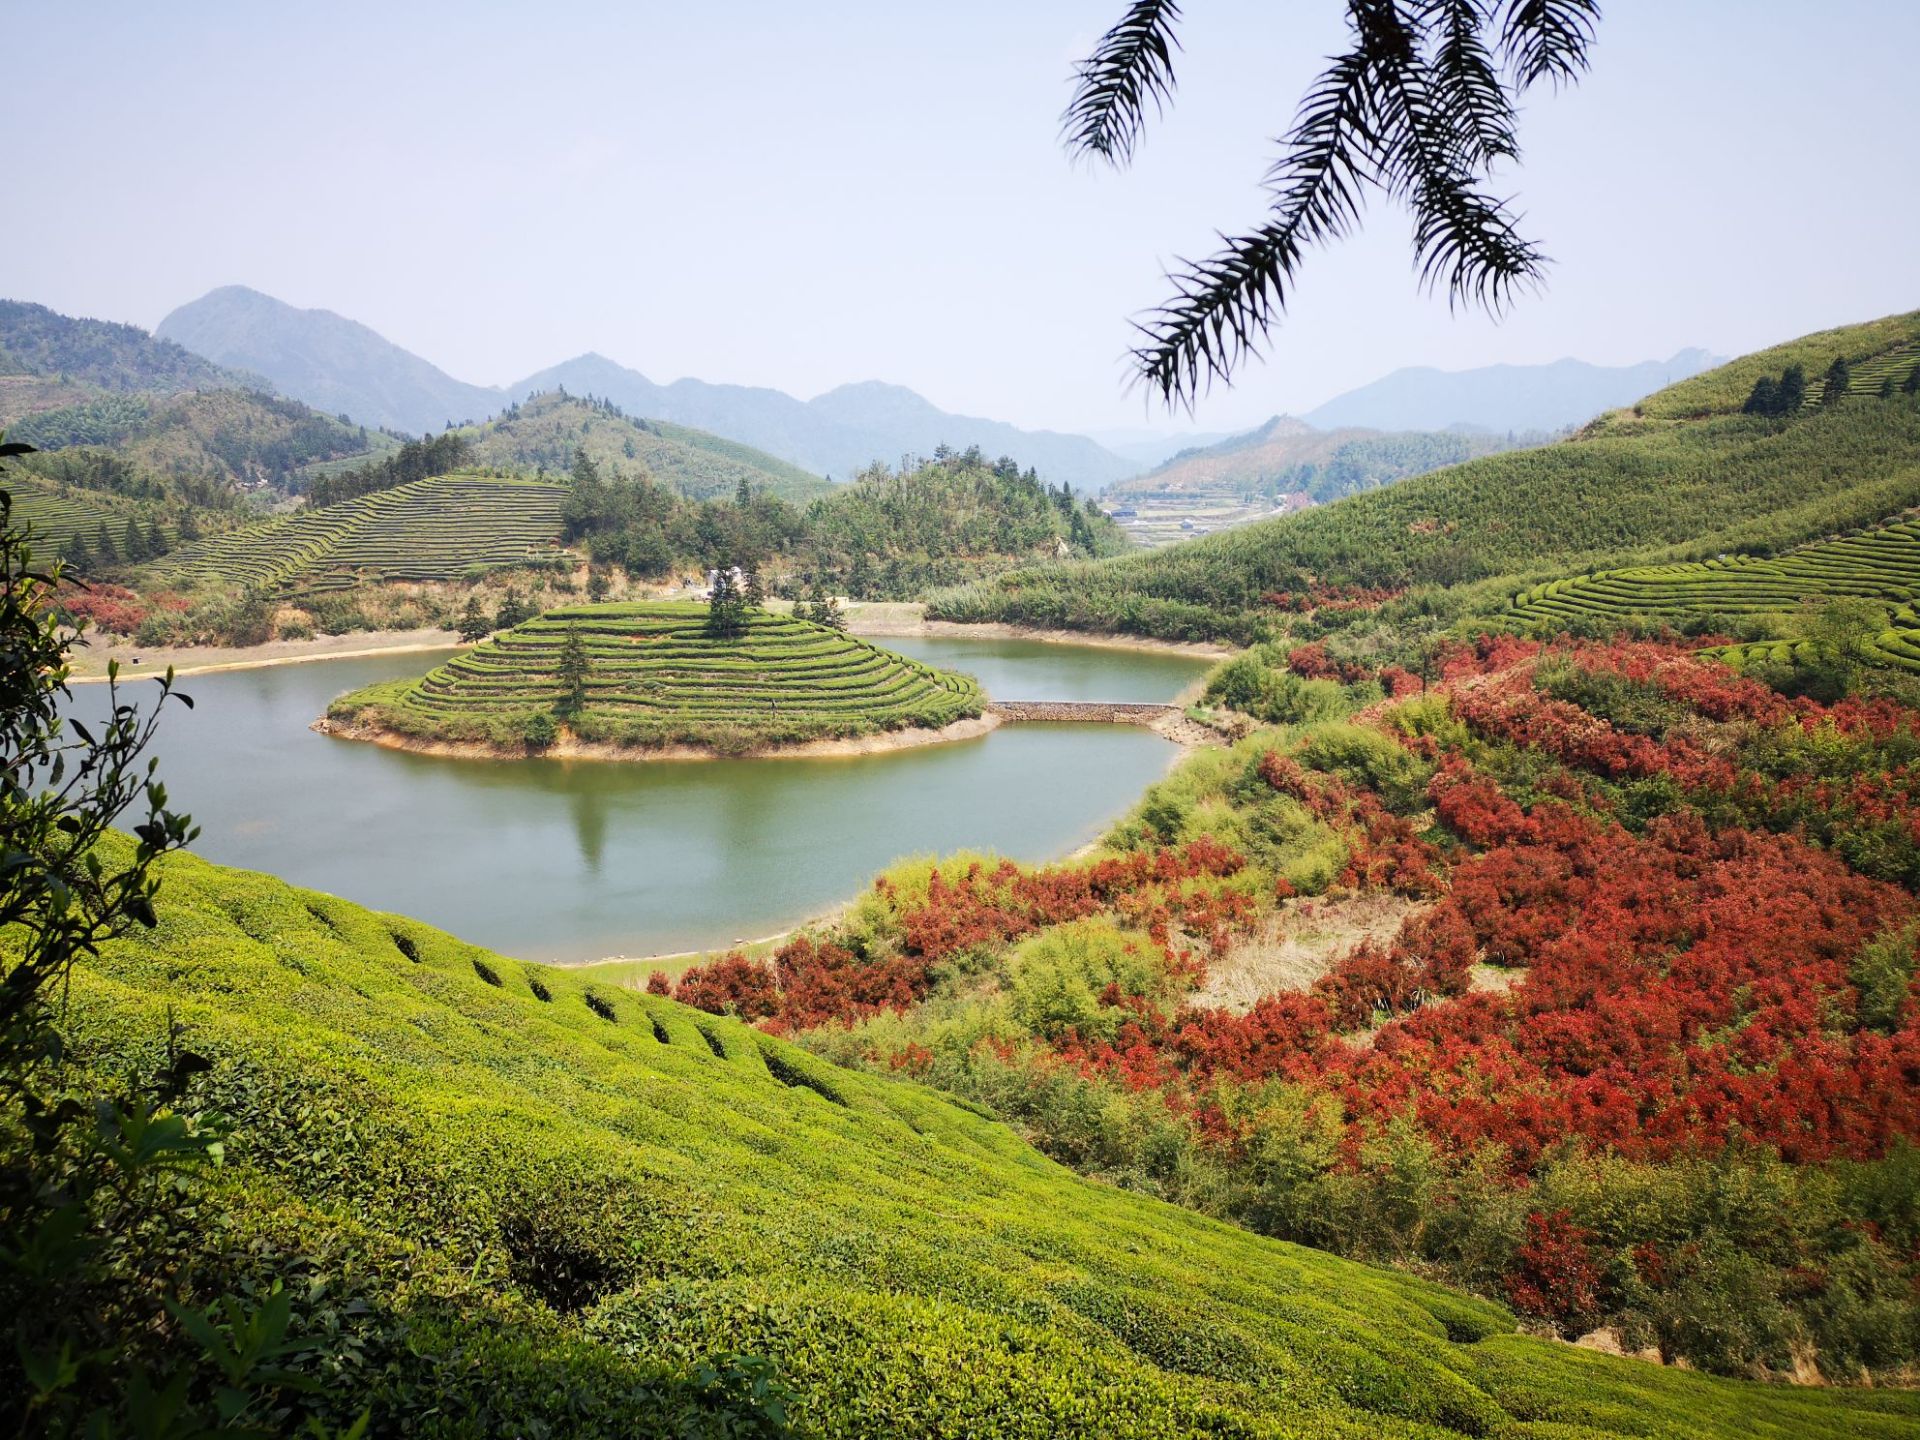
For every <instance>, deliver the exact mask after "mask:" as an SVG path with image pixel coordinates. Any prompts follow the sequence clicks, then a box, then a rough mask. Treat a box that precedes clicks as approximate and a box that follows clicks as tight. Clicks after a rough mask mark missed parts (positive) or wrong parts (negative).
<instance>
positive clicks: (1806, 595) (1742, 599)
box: [1513, 519, 1920, 671]
mask: <svg viewBox="0 0 1920 1440" xmlns="http://www.w3.org/2000/svg"><path fill="white" fill-rule="evenodd" d="M1916 599H1920V521H1916V520H1913V519H1903V520H1900V521H1898V522H1896V523H1895V524H1892V525H1886V526H1881V527H1879V528H1877V529H1873V530H1867V531H1862V532H1859V533H1857V534H1852V535H1845V536H1840V537H1837V538H1835V539H1832V540H1827V541H1822V542H1820V543H1818V544H1814V545H1808V546H1805V547H1803V548H1801V549H1798V550H1793V551H1790V552H1788V553H1787V554H1785V555H1780V556H1772V557H1758V556H1748V555H1730V556H1726V557H1724V558H1721V559H1714V560H1708V561H1703V562H1700V563H1698V564H1692V565H1643V566H1630V567H1626V568H1623V569H1618V570H1602V571H1598V572H1596V573H1594V574H1591V575H1580V576H1576V577H1572V578H1570V579H1564V580H1551V581H1548V582H1546V583H1544V584H1541V585H1536V586H1534V587H1532V588H1531V589H1528V590H1525V591H1522V592H1521V593H1520V594H1518V595H1516V596H1515V597H1514V607H1513V613H1514V615H1515V616H1516V617H1518V618H1519V619H1521V620H1523V621H1527V622H1531V623H1532V624H1534V625H1537V626H1540V627H1542V628H1545V629H1553V628H1559V627H1566V626H1570V625H1572V626H1581V625H1585V626H1588V627H1591V626H1593V625H1595V624H1598V625H1600V626H1601V627H1602V628H1605V627H1608V626H1619V625H1625V624H1630V623H1632V622H1636V621H1655V622H1661V623H1665V624H1668V625H1671V626H1673V627H1675V628H1676V629H1702V628H1709V627H1711V628H1717V629H1722V630H1725V629H1734V630H1737V631H1743V632H1748V633H1752V632H1756V631H1757V632H1760V637H1759V638H1754V639H1749V640H1745V641H1742V642H1741V643H1738V644H1735V645H1731V646H1726V647H1722V649H1721V652H1720V653H1722V654H1724V655H1726V656H1727V657H1728V658H1730V659H1734V660H1738V661H1751V660H1756V659H1767V660H1775V661H1786V660H1791V659H1793V658H1794V657H1795V656H1796V655H1797V654H1801V653H1803V652H1804V650H1805V647H1807V646H1808V645H1810V644H1812V643H1813V642H1812V641H1810V640H1809V639H1808V638H1807V635H1806V631H1807V628H1808V625H1809V623H1810V619H1811V617H1810V614H1809V612H1810V610H1813V609H1815V608H1817V607H1819V606H1821V605H1824V604H1829V603H1831V602H1834V601H1855V602H1862V603H1863V606H1864V608H1862V610H1861V612H1860V615H1859V617H1858V618H1859V620H1860V621H1861V622H1862V623H1863V626H1864V629H1863V631H1862V637H1861V639H1862V646H1863V650H1864V653H1865V654H1866V655H1867V657H1868V658H1871V659H1873V660H1875V661H1877V662H1878V663H1881V664H1886V665H1891V666H1893V667H1895V668H1898V669H1902V670H1912V671H1920V611H1916V609H1915V606H1914V601H1915V600H1916ZM1876 615H1877V616H1878V617H1879V620H1880V622H1881V623H1875V621H1874V618H1873V617H1874V616H1876Z"/></svg>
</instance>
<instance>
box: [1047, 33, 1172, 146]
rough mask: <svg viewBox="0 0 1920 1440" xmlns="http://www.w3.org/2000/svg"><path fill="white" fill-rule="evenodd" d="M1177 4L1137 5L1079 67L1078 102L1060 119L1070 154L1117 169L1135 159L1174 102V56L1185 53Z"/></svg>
mask: <svg viewBox="0 0 1920 1440" xmlns="http://www.w3.org/2000/svg"><path fill="white" fill-rule="evenodd" d="M1179 19H1180V7H1179V6H1178V5H1176V4H1175V3H1173V0H1134V3H1133V4H1132V5H1130V6H1129V7H1128V8H1127V13H1126V15H1125V16H1124V17H1123V18H1122V19H1121V21H1120V23H1119V24H1117V25H1115V26H1114V27H1113V28H1112V29H1111V30H1109V31H1107V33H1106V34H1105V35H1102V36H1101V37H1100V43H1099V44H1098V45H1097V46H1095V47H1094V52H1093V54H1092V55H1090V56H1088V57H1087V58H1086V59H1085V60H1082V61H1081V62H1080V63H1079V64H1078V65H1076V66H1075V67H1074V86H1073V98H1072V99H1071V100H1070V101H1068V103H1067V109H1066V113H1065V114H1064V115H1062V116H1061V117H1060V125H1061V132H1062V136H1063V138H1064V140H1065V142H1066V146H1067V150H1068V152H1069V153H1070V154H1074V155H1091V156H1097V157H1098V158H1100V159H1102V160H1105V161H1107V162H1108V163H1110V164H1113V165H1124V164H1126V163H1127V161H1129V160H1131V159H1132V158H1133V147H1134V145H1135V144H1136V143H1138V141H1139V138H1140V133H1141V131H1142V130H1143V129H1145V127H1146V123H1147V106H1148V105H1149V104H1151V105H1152V106H1153V109H1154V112H1155V113H1156V114H1158V113H1160V112H1161V111H1163V110H1164V109H1165V108H1166V105H1167V103H1168V102H1169V101H1170V100H1172V98H1173V83H1174V82H1173V52H1174V51H1176V50H1178V49H1179V48H1180V42H1179V40H1178V38H1177V37H1176V36H1175V35H1174V25H1175V24H1176V23H1177V22H1178V21H1179Z"/></svg>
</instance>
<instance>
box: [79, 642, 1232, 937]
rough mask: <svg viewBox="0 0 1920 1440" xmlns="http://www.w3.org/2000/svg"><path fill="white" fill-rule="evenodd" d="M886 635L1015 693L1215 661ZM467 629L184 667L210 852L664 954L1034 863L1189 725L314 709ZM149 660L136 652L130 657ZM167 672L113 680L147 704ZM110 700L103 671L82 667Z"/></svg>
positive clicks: (1125, 690) (1001, 691)
mask: <svg viewBox="0 0 1920 1440" xmlns="http://www.w3.org/2000/svg"><path fill="white" fill-rule="evenodd" d="M875 643H877V644H880V645H884V646H886V647H888V648H890V649H893V650H897V651H899V652H900V653H901V654H905V655H911V656H913V657H915V658H916V659H919V660H923V661H925V662H927V663H928V664H932V665H937V666H941V667H943V668H947V669H956V670H964V671H967V672H969V673H971V674H973V675H975V676H977V677H978V678H979V680H980V681H981V683H982V684H983V685H984V686H985V687H986V690H987V693H988V694H989V695H990V696H992V697H994V698H998V699H1012V700H1113V701H1168V700H1172V699H1174V698H1175V696H1176V695H1178V694H1179V693H1180V692H1181V691H1182V690H1183V689H1185V688H1187V687H1188V686H1190V685H1191V684H1192V683H1193V682H1194V681H1196V680H1197V679H1199V677H1200V676H1202V675H1204V674H1205V673H1206V671H1207V669H1208V667H1209V666H1210V665H1211V664H1212V663H1213V662H1211V661H1208V660H1205V659H1201V658H1197V657H1189V656H1185V655H1177V654H1163V653H1156V652H1147V651H1135V650H1122V649H1110V648H1105V647H1096V646H1086V645H1069V644H1056V643H1052V642H1045V641H1034V640H1007V639H971V638H964V637H948V636H881V637H875ZM452 653H453V652H451V651H447V652H415V653H412V654H398V655H388V656H373V657H360V658H353V659H340V660H322V661H312V662H309V663H306V664H299V665H284V666H273V667H263V668H259V669H252V670H234V671H226V672H221V673H210V674H203V675H188V676H183V677H181V679H180V680H179V681H178V689H179V690H181V691H182V692H184V693H186V694H188V695H190V696H191V697H192V698H193V701H194V706H195V708H194V709H192V710H188V709H186V708H185V707H184V706H178V705H169V706H168V707H167V713H166V715H165V718H164V720H163V722H162V724H161V728H160V734H159V738H158V740H157V741H156V743H155V748H154V752H153V753H155V754H157V755H158V756H159V759H160V778H161V780H162V781H163V782H164V783H165V784H166V786H167V789H168V794H169V800H170V803H172V804H173V806H174V807H175V808H177V809H183V810H186V811H188V812H189V813H191V814H192V816H193V818H194V821H195V822H196V823H197V824H198V825H199V826H200V827H201V835H200V838H199V840H198V841H196V842H195V844H194V846H193V851H194V853H195V854H198V855H200V856H201V857H203V858H205V859H208V860H212V861H216V862H218V863H220V864H223V865H237V866H242V867H245V868H247V869H254V870H265V871H269V872H271V873H272V874H275V875H278V876H280V877H282V878H283V879H286V880H289V881H291V882H293V883H294V884H296V885H302V886H306V887H308V888H311V889H315V890H324V891H328V892H330V893H332V894H335V895H339V896H341V897H343V898H345V899H348V900H353V901H356V902H358V903H360V904H364V905H370V906H372V907H374V908H376V909H380V910H390V911H397V912H399V913H402V914H406V915H411V916H413V917H415V918H417V919H420V920H425V921H427V922H428V923H430V924H433V925H437V926H439V927H441V928H442V929H445V930H449V931H451V932H452V933H454V934H456V935H458V936H460V937H461V938H462V939H465V940H469V941H472V942H473V943H475V944H478V945H484V946H487V947H489V948H491V949H494V950H498V951H501V952H503V953H505V954H508V955H513V956H517V957H519V958H521V959H526V960H540V961H554V962H560V963H570V962H579V961H587V960H598V959H602V958H606V957H611V956H642V955H655V954H668V953H674V952H680V951H688V950H704V949H711V948H717V947H724V946H726V945H729V944H731V943H733V942H735V941H736V940H749V939H756V938H760V937H763V936H766V935H768V934H771V933H774V932H777V931H780V930H782V929H784V928H786V927H788V926H791V925H794V924H796V923H799V922H800V921H803V920H806V919H808V918H810V917H812V916H815V915H818V914H821V913H822V912H825V911H828V910H831V909H832V908H833V907H835V906H836V905H838V904H839V903H841V902H842V901H845V900H847V899H849V898H850V897H852V896H853V895H854V894H856V893H857V892H858V891H860V890H861V889H863V888H865V887H866V886H867V885H869V884H871V883H872V879H873V876H874V875H875V874H876V873H878V872H879V871H880V870H882V869H884V868H885V867H886V866H887V865H888V864H890V863H891V862H893V861H895V860H898V859H901V858H903V857H906V856H910V855H924V854H946V853H949V852H951V851H954V850H959V849H968V850H981V851H990V852H993V853H996V854H1000V855H1006V856H1009V857H1011V858H1013V859H1016V860H1022V861H1041V860H1047V859H1053V858H1057V857H1060V856H1063V855H1066V854H1068V853H1070V852H1071V851H1073V850H1075V849H1077V848H1078V847H1080V846H1081V845H1084V844H1086V843H1087V842H1089V841H1091V840H1094V839H1096V838H1097V837H1098V836H1099V835H1100V834H1101V833H1102V831H1103V830H1104V829H1105V828H1106V827H1107V826H1108V825H1109V824H1111V823H1112V822H1113V821H1114V820H1116V819H1118V818H1119V817H1120V816H1121V815H1123V814H1124V813H1125V812H1126V811H1127V810H1128V809H1129V808H1130V807H1131V806H1132V805H1133V804H1134V802H1135V801H1136V800H1138V799H1139V797H1140V794H1141V792H1142V791H1143V790H1144V789H1145V788H1146V787H1147V786H1148V785H1149V784H1150V783H1152V782H1153V781H1154V780H1155V779H1157V778H1158V777H1160V776H1161V775H1163V774H1164V773H1165V772H1166V771H1167V769H1168V768H1169V767H1170V766H1171V765H1172V763H1173V761H1174V760H1175V759H1176V758H1177V756H1178V751H1177V750H1176V748H1175V747H1174V746H1173V745H1172V744H1171V743H1170V742H1168V741H1166V740H1164V739H1162V738H1161V737H1160V736H1158V735H1156V734H1154V733H1152V732H1151V731H1148V730H1145V729H1140V728H1136V727H1132V726H1125V725H1033V724H1019V725H1005V726H1002V727H1000V728H999V729H997V730H995V731H993V732H992V733H990V734H988V735H986V736H983V737H981V738H979V739H976V740H967V741H959V742H956V743H953V744H944V745H930V746H925V747H921V748H918V749H909V750H899V751H893V752H889V753H883V754H878V755H865V756H855V757H845V758H832V759H823V758H793V759H747V760H700V761H586V760H571V761H569V760H542V759H528V760H467V759H447V758H439V757H431V756H422V755H410V754H406V753H404V752H400V751H395V750H387V749H383V748H381V747H379V746H375V745H369V744H365V743H361V742H357V741H351V740H339V739H333V738H330V737H327V736H323V735H318V734H315V733H314V732H312V731H311V730H309V729H308V728H307V727H308V725H309V724H310V723H311V722H312V721H313V720H314V719H315V718H316V717H318V716H320V715H321V714H323V713H325V711H326V707H327V704H328V702H329V701H330V700H332V699H333V698H334V697H335V696H337V695H340V694H343V693H345V692H346V691H348V690H352V689H356V688H358V687H360V686H363V685H368V684H371V683H373V682H374V681H377V680H387V679H397V678H402V677H406V676H410V675H417V674H420V673H422V672H424V671H426V670H428V669H430V668H432V667H433V666H434V665H437V664H439V663H440V662H441V661H442V660H444V659H445V658H446V657H447V655H449V654H452ZM129 673H134V672H129ZM152 693H153V687H152V686H150V685H148V684H145V683H139V682H136V683H130V684H126V685H123V686H122V689H121V694H122V697H123V698H124V699H130V700H132V701H133V702H135V703H138V704H142V705H147V704H151V703H152V702H151V699H150V696H151V695H152ZM72 709H73V712H74V713H76V714H78V715H79V716H81V717H82V718H84V719H87V720H95V719H98V718H100V717H102V716H104V715H105V713H106V709H107V687H106V686H104V685H80V686H76V687H74V703H73V706H72Z"/></svg>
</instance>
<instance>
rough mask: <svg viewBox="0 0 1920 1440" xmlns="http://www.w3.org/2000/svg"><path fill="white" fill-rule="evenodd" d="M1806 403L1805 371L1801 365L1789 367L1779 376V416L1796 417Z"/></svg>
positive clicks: (1777, 412)
mask: <svg viewBox="0 0 1920 1440" xmlns="http://www.w3.org/2000/svg"><path fill="white" fill-rule="evenodd" d="M1806 402H1807V371H1806V367H1805V366H1803V365H1789V366H1788V367H1787V368H1786V371H1785V373H1783V374H1782V375H1781V376H1780V399H1779V407H1780V408H1779V409H1778V410H1777V411H1776V412H1775V413H1776V414H1780V415H1789V416H1791V415H1796V414H1798V413H1799V410H1800V407H1801V406H1802V405H1804V404H1806Z"/></svg>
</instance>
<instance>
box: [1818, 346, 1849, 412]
mask: <svg viewBox="0 0 1920 1440" xmlns="http://www.w3.org/2000/svg"><path fill="white" fill-rule="evenodd" d="M1852 384H1853V367H1852V366H1851V365H1849V364H1847V360H1846V357H1845V356H1844V355H1836V356H1835V357H1834V360H1833V363H1832V364H1831V365H1829V366H1828V367H1827V374H1826V380H1825V383H1824V384H1823V385H1822V386H1821V387H1820V403H1821V404H1822V405H1833V404H1837V403H1838V402H1839V401H1840V400H1842V399H1843V398H1845V396H1846V393H1847V390H1848V388H1849V387H1850V386H1852Z"/></svg>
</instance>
